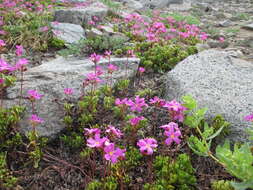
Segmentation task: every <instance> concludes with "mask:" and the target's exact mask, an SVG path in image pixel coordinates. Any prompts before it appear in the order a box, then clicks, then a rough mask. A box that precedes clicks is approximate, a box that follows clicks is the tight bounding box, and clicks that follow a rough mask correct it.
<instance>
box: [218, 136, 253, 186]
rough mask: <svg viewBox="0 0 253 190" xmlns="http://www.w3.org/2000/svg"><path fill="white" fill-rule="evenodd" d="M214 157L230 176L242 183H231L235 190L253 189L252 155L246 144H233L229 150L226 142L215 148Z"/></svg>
mask: <svg viewBox="0 0 253 190" xmlns="http://www.w3.org/2000/svg"><path fill="white" fill-rule="evenodd" d="M216 156H217V158H218V159H219V160H220V161H221V162H222V163H224V165H225V168H226V170H227V171H228V172H229V173H230V174H231V175H233V176H235V177H237V178H238V179H240V180H241V181H242V183H235V182H231V185H232V186H233V187H234V188H235V189H236V190H245V189H247V188H253V165H252V164H253V155H252V152H251V147H250V145H249V144H248V143H245V144H243V145H238V144H235V145H234V149H233V150H231V149H230V142H229V141H228V140H227V141H226V142H225V143H224V145H223V146H221V145H219V146H218V147H217V148H216Z"/></svg>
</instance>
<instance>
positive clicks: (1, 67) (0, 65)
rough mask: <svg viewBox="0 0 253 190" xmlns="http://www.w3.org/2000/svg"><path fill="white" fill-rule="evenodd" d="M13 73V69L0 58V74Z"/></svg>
mask: <svg viewBox="0 0 253 190" xmlns="http://www.w3.org/2000/svg"><path fill="white" fill-rule="evenodd" d="M11 71H15V67H13V66H11V65H9V64H8V63H7V62H6V61H5V60H4V59H1V58H0V72H11Z"/></svg>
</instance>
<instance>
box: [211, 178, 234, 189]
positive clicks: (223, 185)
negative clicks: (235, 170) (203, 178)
mask: <svg viewBox="0 0 253 190" xmlns="http://www.w3.org/2000/svg"><path fill="white" fill-rule="evenodd" d="M212 190H234V188H233V187H232V186H231V184H230V181H225V180H219V181H214V182H212Z"/></svg>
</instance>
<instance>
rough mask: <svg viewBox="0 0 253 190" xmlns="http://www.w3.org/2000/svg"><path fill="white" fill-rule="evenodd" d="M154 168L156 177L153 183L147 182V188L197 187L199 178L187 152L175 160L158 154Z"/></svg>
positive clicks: (145, 186)
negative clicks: (195, 174)
mask: <svg viewBox="0 0 253 190" xmlns="http://www.w3.org/2000/svg"><path fill="white" fill-rule="evenodd" d="M154 169H155V172H154V173H155V178H156V179H155V181H154V183H153V184H145V185H144V189H145V190H158V189H159V190H160V189H161V190H162V189H168V190H170V189H171V190H173V189H182V190H187V189H195V185H196V182H197V180H196V177H195V176H194V169H193V167H192V165H191V162H190V158H189V156H188V155H186V154H180V155H179V156H178V157H177V159H176V160H175V161H173V160H172V159H171V158H169V157H168V156H157V157H156V159H155V161H154Z"/></svg>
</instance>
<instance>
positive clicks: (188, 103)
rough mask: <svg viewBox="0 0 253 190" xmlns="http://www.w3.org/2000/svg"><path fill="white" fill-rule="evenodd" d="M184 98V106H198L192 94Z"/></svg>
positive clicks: (193, 107)
mask: <svg viewBox="0 0 253 190" xmlns="http://www.w3.org/2000/svg"><path fill="white" fill-rule="evenodd" d="M182 100H183V102H184V104H183V106H184V107H186V108H188V109H190V110H193V109H195V108H197V102H196V100H195V99H194V98H193V97H192V96H190V95H186V96H183V97H182Z"/></svg>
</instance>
